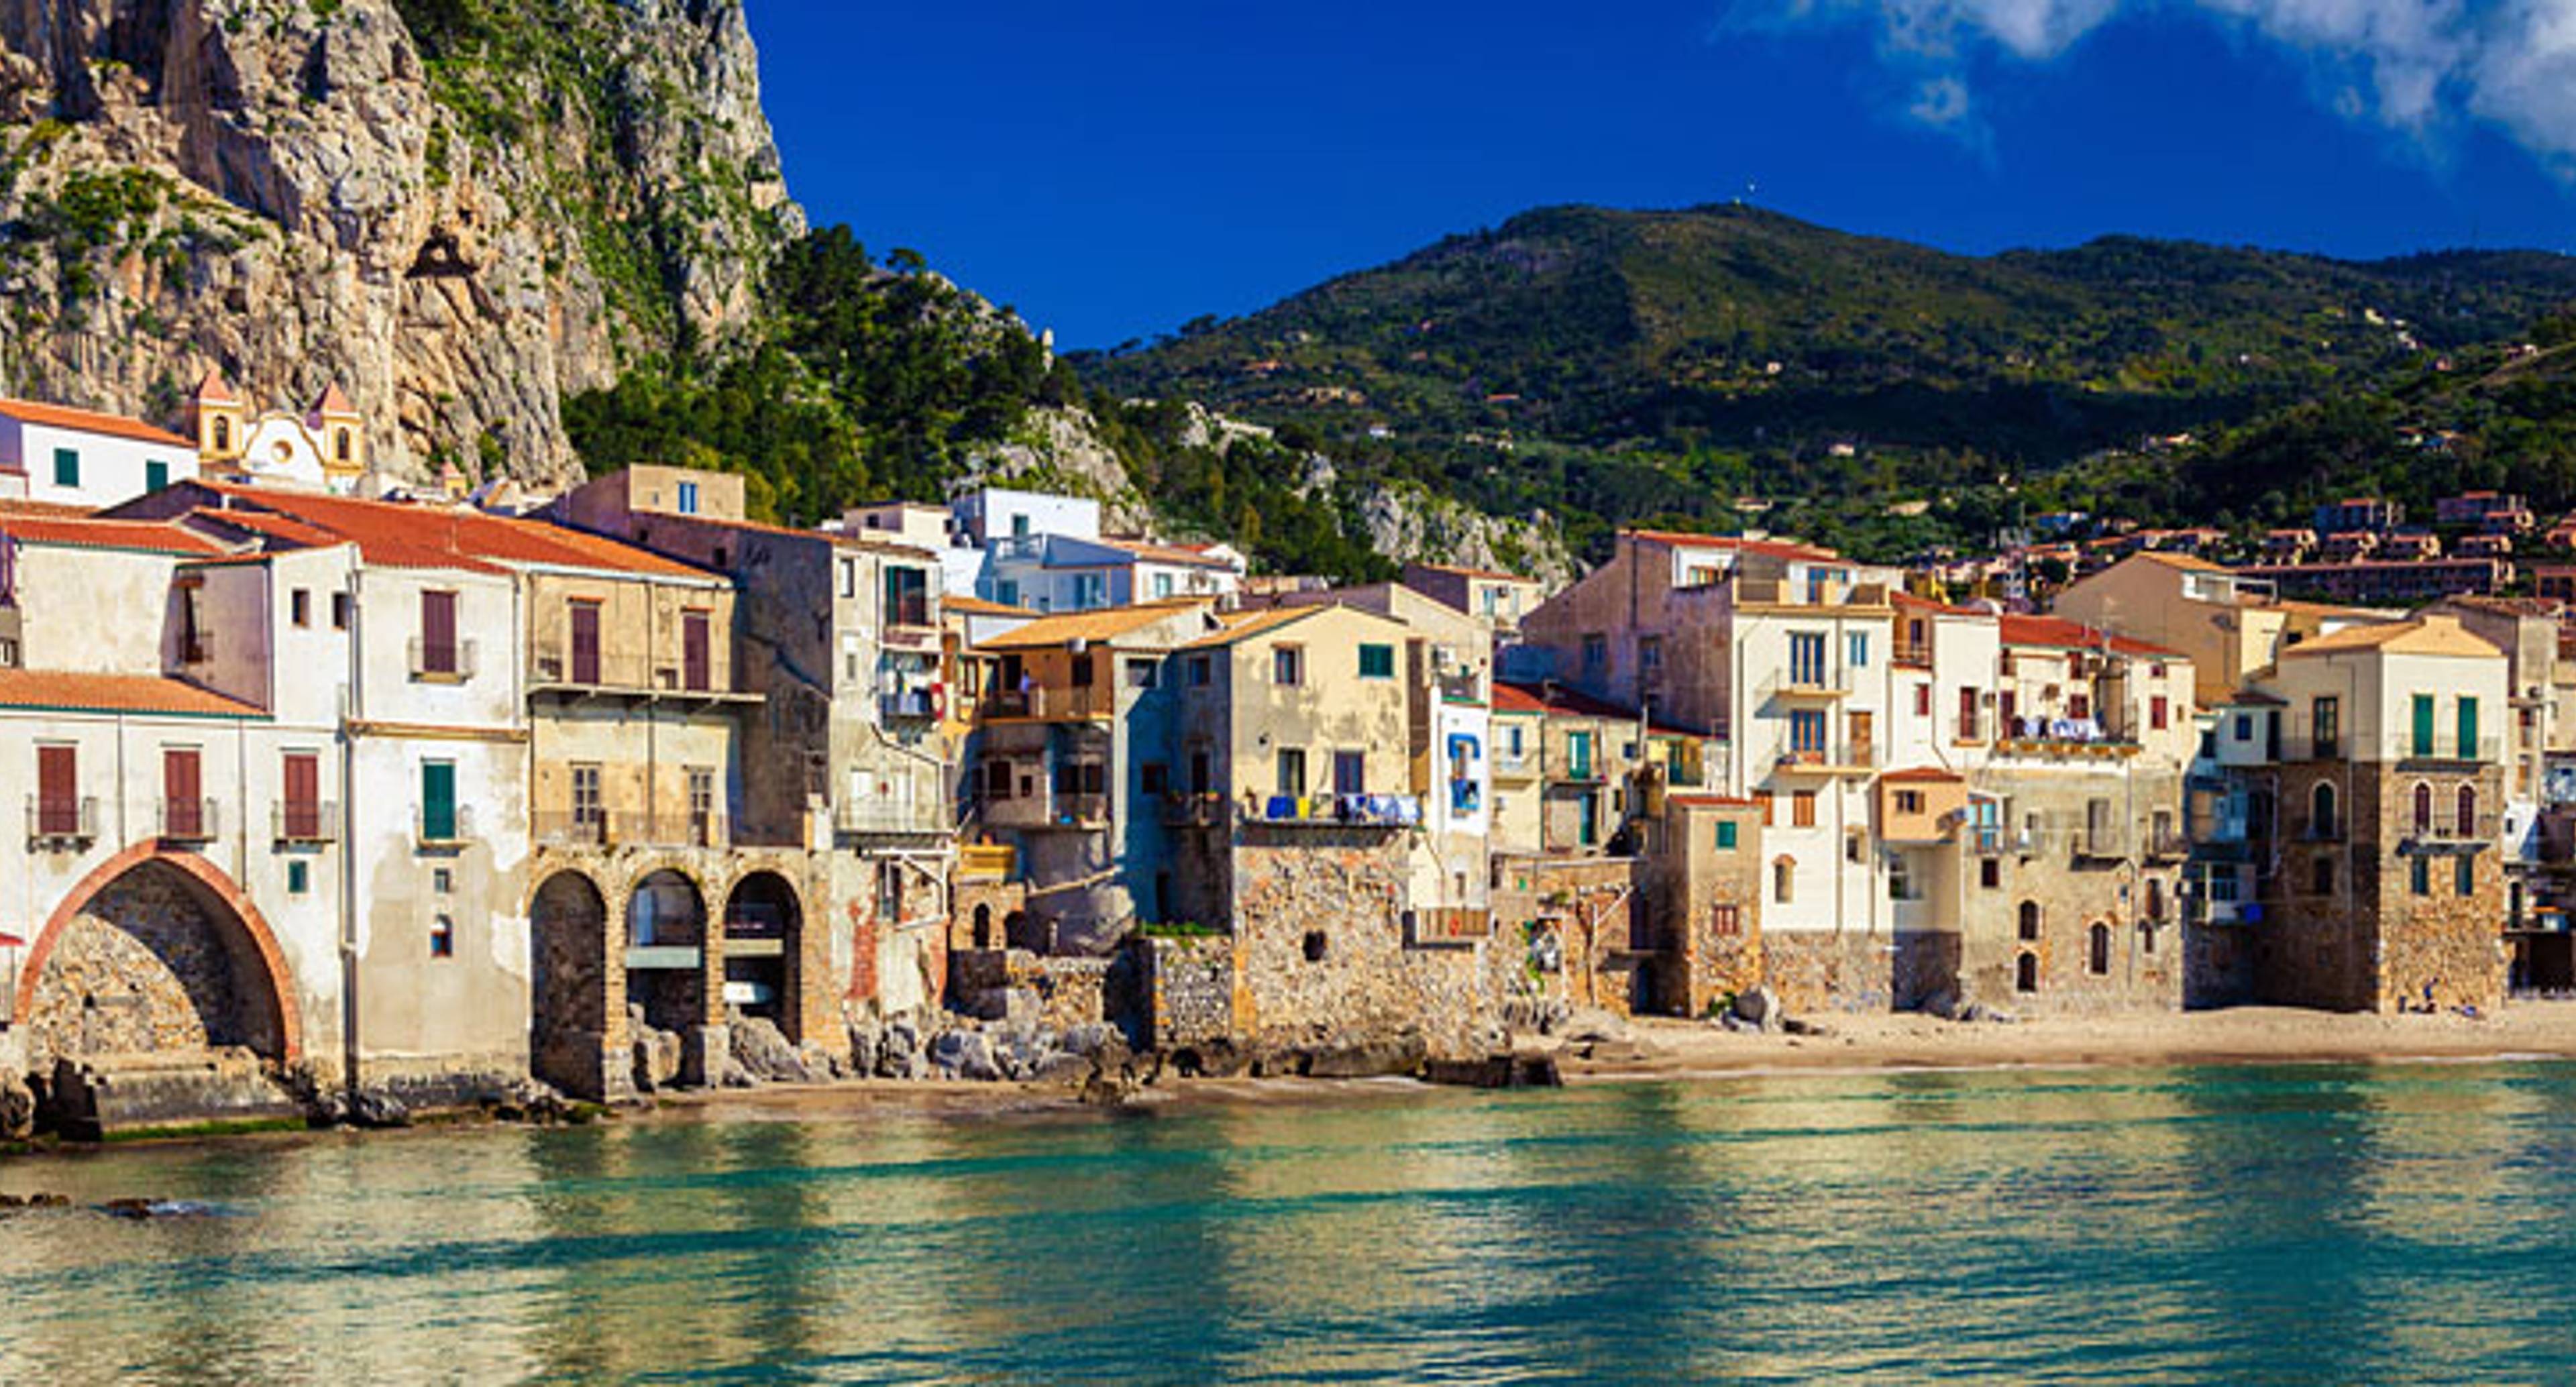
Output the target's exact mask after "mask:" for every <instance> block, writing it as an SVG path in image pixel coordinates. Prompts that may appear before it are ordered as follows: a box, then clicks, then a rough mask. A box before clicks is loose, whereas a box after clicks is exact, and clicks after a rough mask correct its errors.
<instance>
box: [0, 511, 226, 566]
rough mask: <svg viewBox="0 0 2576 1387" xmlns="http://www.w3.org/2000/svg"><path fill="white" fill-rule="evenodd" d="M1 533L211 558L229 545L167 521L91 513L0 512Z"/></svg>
mask: <svg viewBox="0 0 2576 1387" xmlns="http://www.w3.org/2000/svg"><path fill="white" fill-rule="evenodd" d="M0 534H5V535H8V536H9V537H11V538H13V539H15V540H17V541H18V542H19V543H21V544H55V545H62V546H64V547H66V548H74V549H140V550H143V551H145V552H147V553H155V554H190V555H198V556H203V557H207V558H212V557H214V556H215V555H218V554H222V553H226V552H228V551H226V550H225V548H224V547H223V546H222V545H220V544H217V543H215V542H214V541H213V540H211V539H208V538H206V537H205V536H204V535H201V534H197V533H194V532H193V531H190V530H189V529H187V528H186V527H185V526H182V525H178V524H175V523H173V522H170V521H166V520H92V519H90V518H88V517H87V516H82V517H78V518H69V519H67V518H61V517H54V516H33V515H5V514H0Z"/></svg>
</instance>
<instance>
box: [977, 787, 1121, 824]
mask: <svg viewBox="0 0 2576 1387" xmlns="http://www.w3.org/2000/svg"><path fill="white" fill-rule="evenodd" d="M980 805H981V809H980V812H981V814H982V816H983V820H984V822H985V823H986V824H987V825H989V826H991V827H993V828H1018V829H1047V828H1062V829H1080V830H1091V829H1102V828H1107V827H1108V826H1109V796H1107V795H1105V794H1070V793H1065V794H1059V793H1056V792H1053V791H1042V792H1040V793H1038V794H1034V795H1013V796H1011V797H1010V798H1009V799H998V798H994V797H991V796H987V797H986V798H984V799H983V800H982V801H980Z"/></svg>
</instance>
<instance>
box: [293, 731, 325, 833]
mask: <svg viewBox="0 0 2576 1387" xmlns="http://www.w3.org/2000/svg"><path fill="white" fill-rule="evenodd" d="M284 771H285V774H284V779H285V782H286V787H285V788H286V796H285V798H286V824H285V827H286V834H285V836H286V837H288V838H292V839H297V840H301V841H307V842H309V841H311V840H313V839H316V838H319V837H321V836H322V758H320V757H318V756H316V755H314V754H313V753H312V752H309V751H290V752H288V753H286V760H285V766H284Z"/></svg>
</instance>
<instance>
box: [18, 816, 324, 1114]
mask: <svg viewBox="0 0 2576 1387" xmlns="http://www.w3.org/2000/svg"><path fill="white" fill-rule="evenodd" d="M235 929H237V926H233V925H232V924H230V923H229V922H221V923H219V922H218V921H217V920H216V919H215V918H214V916H213V914H212V912H210V911H209V910H208V909H207V907H206V906H205V904H204V903H203V902H202V901H200V900H199V898H198V896H197V894H196V892H195V891H194V890H193V889H192V888H191V887H190V885H189V884H188V882H187V881H186V879H185V878H183V877H182V876H180V875H179V874H178V873H176V872H174V871H171V870H169V869H167V868H164V867H160V866H157V865H146V866H143V867H139V868H137V869H135V870H134V871H132V872H129V873H127V874H126V875H125V876H123V877H120V878H119V879H117V881H115V882H114V883H112V884H111V885H109V886H108V887H107V889H105V890H103V891H101V892H100V893H99V894H98V896H97V897H96V898H95V899H93V900H92V901H91V902H90V904H89V907H88V908H87V909H86V910H83V911H82V912H81V913H80V914H79V915H78V916H76V917H75V918H74V919H73V920H72V922H71V924H70V925H69V926H68V927H67V928H66V929H65V930H64V931H63V933H62V935H61V937H60V938H59V939H58V940H57V941H56V942H55V945H54V948H53V952H52V954H51V955H50V956H49V957H48V958H47V959H46V962H45V970H44V973H43V974H42V975H41V976H40V977H39V978H38V980H37V986H36V998H35V1008H34V1011H33V1015H32V1018H31V1021H30V1024H29V1027H28V1030H29V1037H28V1042H27V1048H28V1056H27V1058H28V1061H29V1062H30V1063H31V1064H33V1065H35V1066H37V1067H40V1068H43V1067H50V1066H51V1063H52V1061H53V1060H54V1059H56V1058H58V1057H64V1056H71V1057H81V1056H91V1055H119V1054H143V1053H172V1052H185V1051H191V1050H205V1049H209V1048H212V1047H219V1046H246V1047H249V1048H251V1049H254V1050H257V1051H259V1052H260V1053H263V1054H269V1055H274V1054H276V1053H278V1043H279V1037H277V1036H276V1035H274V1034H272V1033H271V1032H272V1031H273V1029H274V1028H273V1025H272V1022H271V1016H270V1013H269V1011H268V1008H267V1006H265V1005H263V1003H264V1002H265V1000H266V998H265V993H266V989H267V987H268V983H267V980H266V978H265V976H264V975H263V974H262V973H261V971H260V970H259V968H258V967H257V965H256V964H255V963H253V962H251V961H250V960H249V959H247V958H246V957H245V956H244V955H245V954H246V953H247V952H248V946H247V941H237V940H235V939H233V938H231V937H229V935H230V932H231V931H233V930H235Z"/></svg>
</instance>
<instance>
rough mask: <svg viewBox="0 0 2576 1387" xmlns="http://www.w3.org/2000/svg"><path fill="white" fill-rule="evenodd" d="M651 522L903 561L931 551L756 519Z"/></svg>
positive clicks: (854, 532)
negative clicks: (679, 523) (801, 542)
mask: <svg viewBox="0 0 2576 1387" xmlns="http://www.w3.org/2000/svg"><path fill="white" fill-rule="evenodd" d="M654 519H655V520H656V521H657V522H658V521H664V520H682V521H686V522H688V523H689V524H692V525H707V526H712V527H714V528H716V529H719V530H742V531H745V532H747V533H750V534H755V535H779V536H782V537H784V538H787V539H810V540H813V541H814V542H816V543H818V544H837V545H839V546H840V547H842V548H844V549H872V550H876V551H878V552H880V553H889V554H902V555H904V556H905V557H907V558H915V559H922V558H931V557H934V555H933V554H932V551H930V550H928V549H924V548H922V547H921V546H920V545H918V544H905V543H903V542H901V541H899V540H894V539H884V538H877V537H873V536H870V535H869V534H867V533H866V532H864V531H859V530H800V529H798V528H796V527H795V526H793V525H771V524H767V523H765V522H762V521H758V520H726V519H720V518H718V517H715V516H707V515H678V516H673V515H657V516H655V517H654Z"/></svg>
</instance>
